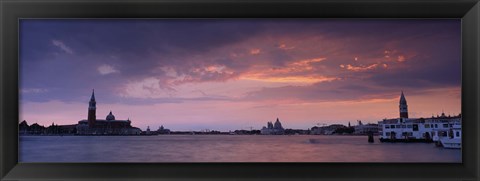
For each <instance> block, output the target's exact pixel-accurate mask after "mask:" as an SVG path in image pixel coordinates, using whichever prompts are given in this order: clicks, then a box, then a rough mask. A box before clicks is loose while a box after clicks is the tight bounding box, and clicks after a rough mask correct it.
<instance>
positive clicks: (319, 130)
mask: <svg viewBox="0 0 480 181" xmlns="http://www.w3.org/2000/svg"><path fill="white" fill-rule="evenodd" d="M346 128H348V127H346V126H345V125H342V124H332V125H329V126H322V127H317V126H314V127H312V129H311V130H310V134H315V135H332V134H335V133H337V132H338V131H339V130H344V129H346Z"/></svg>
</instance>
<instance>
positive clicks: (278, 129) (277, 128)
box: [260, 118, 285, 135]
mask: <svg viewBox="0 0 480 181" xmlns="http://www.w3.org/2000/svg"><path fill="white" fill-rule="evenodd" d="M260 133H261V134H269V135H279V134H285V129H284V128H283V127H282V123H280V120H278V118H277V121H275V123H274V124H272V122H267V127H265V126H264V127H263V128H262V130H260Z"/></svg>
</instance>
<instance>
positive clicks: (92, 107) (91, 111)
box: [88, 90, 97, 128]
mask: <svg viewBox="0 0 480 181" xmlns="http://www.w3.org/2000/svg"><path fill="white" fill-rule="evenodd" d="M96 112H97V102H96V101H95V90H92V97H91V98H90V102H89V103H88V127H90V128H93V127H95V121H96V120H97V115H96Z"/></svg>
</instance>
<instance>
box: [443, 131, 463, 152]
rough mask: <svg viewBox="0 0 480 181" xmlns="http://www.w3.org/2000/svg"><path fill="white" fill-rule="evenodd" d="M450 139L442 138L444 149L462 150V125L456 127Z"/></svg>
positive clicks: (451, 132)
mask: <svg viewBox="0 0 480 181" xmlns="http://www.w3.org/2000/svg"><path fill="white" fill-rule="evenodd" d="M449 133H450V134H449V136H448V137H443V138H440V143H442V146H443V147H444V148H453V149H461V148H462V128H461V126H460V125H454V126H453V128H452V129H450V131H449Z"/></svg>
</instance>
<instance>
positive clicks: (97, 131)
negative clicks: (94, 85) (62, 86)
mask: <svg viewBox="0 0 480 181" xmlns="http://www.w3.org/2000/svg"><path fill="white" fill-rule="evenodd" d="M96 109H97V107H96V101H95V92H92V96H91V98H90V102H89V106H88V117H87V119H86V120H85V119H84V120H81V121H78V124H77V126H76V129H77V134H82V135H85V134H87V135H90V134H93V135H137V134H140V133H141V132H142V131H141V130H140V129H139V128H136V127H132V126H131V121H130V119H127V120H116V119H115V116H114V115H113V114H112V111H110V113H109V114H108V115H107V116H106V118H105V119H97V117H96Z"/></svg>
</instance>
